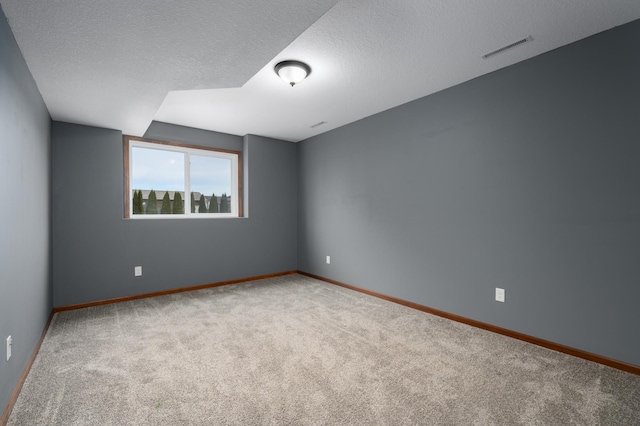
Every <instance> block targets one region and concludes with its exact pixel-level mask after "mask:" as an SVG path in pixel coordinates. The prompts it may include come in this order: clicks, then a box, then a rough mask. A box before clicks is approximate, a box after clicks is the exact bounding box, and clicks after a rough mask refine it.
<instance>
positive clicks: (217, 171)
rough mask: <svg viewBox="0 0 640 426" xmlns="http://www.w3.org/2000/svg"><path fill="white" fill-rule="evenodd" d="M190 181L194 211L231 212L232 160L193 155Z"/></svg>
mask: <svg viewBox="0 0 640 426" xmlns="http://www.w3.org/2000/svg"><path fill="white" fill-rule="evenodd" d="M190 159H191V167H190V169H191V170H190V172H191V175H190V182H191V193H192V195H193V198H192V199H193V200H194V201H195V203H194V204H195V205H194V206H192V208H191V211H192V212H194V213H230V212H231V195H232V192H231V160H230V159H227V158H215V157H208V156H201V155H191V156H190Z"/></svg>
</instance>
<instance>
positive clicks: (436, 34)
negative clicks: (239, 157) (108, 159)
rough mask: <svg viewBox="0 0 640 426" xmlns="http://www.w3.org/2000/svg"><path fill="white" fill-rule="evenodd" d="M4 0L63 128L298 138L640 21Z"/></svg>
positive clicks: (326, 2)
mask: <svg viewBox="0 0 640 426" xmlns="http://www.w3.org/2000/svg"><path fill="white" fill-rule="evenodd" d="M0 3H1V4H2V7H3V10H4V12H5V14H6V15H7V17H8V20H9V24H10V26H11V28H12V30H13V32H14V34H15V36H16V39H17V41H18V44H19V46H20V48H21V50H22V52H23V55H24V56H25V59H26V61H27V64H28V66H29V69H30V70H31V72H32V74H33V76H34V78H35V80H36V83H37V84H38V87H39V89H40V91H41V93H42V96H43V98H44V100H45V103H46V104H47V107H48V108H49V112H50V113H51V116H52V118H53V119H55V120H61V121H68V122H73V123H80V124H89V125H95V126H100V127H106V128H115V129H120V130H122V131H123V132H124V133H126V134H131V135H137V136H139V135H142V134H143V133H144V132H145V130H146V129H147V127H148V126H149V124H150V122H151V121H152V120H158V121H163V122H168V123H174V124H181V125H186V126H191V127H196V128H202V129H208V130H215V131H219V132H226V133H231V134H237V135H244V134H247V133H251V134H257V135H263V136H269V137H274V138H279V139H285V140H290V141H299V140H302V139H305V138H307V137H310V136H313V135H316V134H319V133H322V132H325V131H327V130H330V129H333V128H336V127H339V126H342V125H344V124H347V123H350V122H353V121H355V120H358V119H360V118H363V117H366V116H369V115H372V114H375V113H377V112H380V111H384V110H386V109H389V108H392V107H394V106H396V105H399V104H402V103H405V102H408V101H411V100H414V99H417V98H420V97H422V96H426V95H428V94H431V93H434V92H437V91H439V90H442V89H445V88H447V87H451V86H453V85H456V84H459V83H462V82H464V81H467V80H470V79H473V78H475V77H478V76H480V75H483V74H486V73H488V72H491V71H495V70H497V69H500V68H503V67H505V66H508V65H511V64H514V63H517V62H519V61H522V60H525V59H528V58H531V57H533V56H536V55H539V54H541V53H544V52H547V51H549V50H552V49H555V48H558V47H561V46H563V45H566V44H568V43H571V42H574V41H577V40H580V39H582V38H584V37H588V36H590V35H593V34H596V33H598V32H601V31H604V30H607V29H610V28H612V27H615V26H618V25H622V24H625V23H627V22H630V21H632V20H635V19H638V18H640V1H638V0H563V1H558V0H535V1H531V0H511V1H504V0H481V1H479V0H430V1H424V0H386V1H383V0H342V1H336V0H271V1H269V2H260V1H255V0H254V1H250V0H235V1H211V0H199V1H196V0H191V1H186V2H174V1H169V0H163V1H158V0H112V1H109V2H103V1H95V0H94V1H89V0H58V1H51V0H0ZM527 36H532V37H533V41H532V42H530V43H526V44H523V45H522V46H520V47H518V48H514V49H512V50H508V51H506V52H504V53H502V54H500V55H497V56H495V57H493V58H492V59H489V60H485V59H483V58H482V55H484V54H486V53H488V52H491V51H493V50H496V49H499V48H501V47H503V46H505V45H508V44H510V43H513V42H515V41H517V40H520V39H523V38H525V37H527ZM285 59H298V60H303V61H305V62H307V63H308V64H309V65H310V66H311V68H312V73H311V75H310V77H309V78H308V79H307V80H305V81H303V82H302V83H300V84H299V85H296V86H295V87H293V88H292V87H290V86H288V85H287V84H286V83H284V82H283V81H281V80H280V79H279V78H278V77H277V76H276V75H275V73H274V72H273V66H274V65H275V64H276V63H277V62H279V61H281V60H285ZM319 122H325V124H323V125H320V126H317V127H313V128H312V127H311V126H313V125H315V124H317V123H319Z"/></svg>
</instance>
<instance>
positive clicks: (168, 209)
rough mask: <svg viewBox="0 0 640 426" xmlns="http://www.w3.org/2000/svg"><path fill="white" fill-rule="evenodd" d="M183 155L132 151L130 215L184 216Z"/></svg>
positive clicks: (154, 150)
mask: <svg viewBox="0 0 640 426" xmlns="http://www.w3.org/2000/svg"><path fill="white" fill-rule="evenodd" d="M184 155H185V154H184V153H181V152H175V151H165V150H159V149H147V148H141V147H132V148H131V197H132V202H133V204H132V207H133V208H132V211H133V214H171V213H174V214H182V213H184V189H185V183H184ZM176 194H177V197H176ZM154 200H155V202H154ZM174 207H175V208H174Z"/></svg>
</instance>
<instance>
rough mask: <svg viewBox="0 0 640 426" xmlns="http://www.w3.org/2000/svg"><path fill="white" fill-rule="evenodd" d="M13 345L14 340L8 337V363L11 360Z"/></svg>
mask: <svg viewBox="0 0 640 426" xmlns="http://www.w3.org/2000/svg"><path fill="white" fill-rule="evenodd" d="M12 345H13V339H12V338H11V336H9V337H7V361H9V359H10V358H11V346H12Z"/></svg>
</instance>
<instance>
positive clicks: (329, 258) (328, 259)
mask: <svg viewBox="0 0 640 426" xmlns="http://www.w3.org/2000/svg"><path fill="white" fill-rule="evenodd" d="M329 264H331V256H327V265H329Z"/></svg>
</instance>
